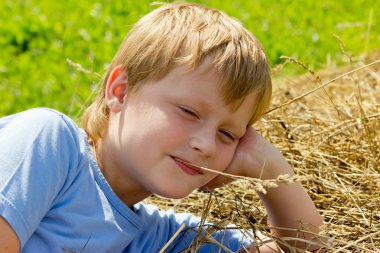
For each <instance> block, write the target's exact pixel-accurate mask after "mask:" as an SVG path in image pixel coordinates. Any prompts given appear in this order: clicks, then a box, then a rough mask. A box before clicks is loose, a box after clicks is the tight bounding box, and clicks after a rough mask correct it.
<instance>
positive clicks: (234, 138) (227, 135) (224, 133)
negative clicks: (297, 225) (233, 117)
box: [219, 130, 237, 142]
mask: <svg viewBox="0 0 380 253" xmlns="http://www.w3.org/2000/svg"><path fill="white" fill-rule="evenodd" d="M219 133H220V134H222V135H223V137H226V138H227V139H228V141H232V142H235V141H236V140H237V138H236V137H235V136H234V135H233V134H232V133H230V132H228V131H226V130H219Z"/></svg>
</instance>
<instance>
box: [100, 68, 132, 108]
mask: <svg viewBox="0 0 380 253" xmlns="http://www.w3.org/2000/svg"><path fill="white" fill-rule="evenodd" d="M127 85H128V74H127V71H126V70H125V69H124V68H123V67H122V66H117V67H115V68H114V69H113V70H112V71H111V73H110V75H109V77H108V80H107V84H106V94H105V101H106V104H107V106H108V108H109V110H110V111H111V112H114V113H117V112H120V111H121V109H122V108H123V104H124V99H125V95H126V90H127Z"/></svg>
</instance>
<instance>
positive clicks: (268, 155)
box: [201, 127, 293, 189]
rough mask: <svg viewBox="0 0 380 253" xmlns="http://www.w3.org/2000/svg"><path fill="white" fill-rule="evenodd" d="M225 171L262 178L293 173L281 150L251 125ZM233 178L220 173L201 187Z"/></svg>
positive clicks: (227, 181) (272, 177)
mask: <svg viewBox="0 0 380 253" xmlns="http://www.w3.org/2000/svg"><path fill="white" fill-rule="evenodd" d="M224 172H225V173H229V174H233V175H239V176H246V177H252V178H260V179H274V178H276V177H277V176H278V175H280V174H289V175H292V174H293V172H292V170H291V168H290V166H289V165H288V164H287V162H286V160H285V158H284V157H283V156H282V154H281V152H280V151H278V150H277V149H276V148H275V147H274V146H273V145H272V144H271V143H269V141H267V140H266V139H264V138H263V137H262V136H261V135H259V134H258V133H257V132H256V131H255V130H254V129H253V128H252V127H249V128H248V129H247V131H246V133H245V135H244V136H243V138H241V139H240V141H239V144H238V146H237V147H236V151H235V154H234V156H233V158H232V160H231V162H230V164H229V165H228V167H227V168H226V170H225V171H224ZM233 180H234V179H232V178H230V177H227V176H222V175H219V176H217V177H215V178H214V179H213V180H211V181H210V182H208V183H207V184H205V185H204V186H202V187H201V189H213V188H217V187H221V186H223V185H226V184H228V183H230V182H232V181H233Z"/></svg>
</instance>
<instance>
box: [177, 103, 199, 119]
mask: <svg viewBox="0 0 380 253" xmlns="http://www.w3.org/2000/svg"><path fill="white" fill-rule="evenodd" d="M179 109H180V110H181V111H182V112H183V113H185V114H186V116H191V117H193V118H197V119H199V116H198V114H197V113H196V112H194V111H193V110H192V109H190V108H188V107H185V106H179Z"/></svg>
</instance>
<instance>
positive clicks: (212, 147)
mask: <svg viewBox="0 0 380 253" xmlns="http://www.w3.org/2000/svg"><path fill="white" fill-rule="evenodd" d="M189 145H190V147H191V149H193V150H195V151H196V152H198V153H199V154H200V155H202V156H204V157H207V158H209V157H212V156H214V155H215V152H216V134H215V131H213V130H211V129H202V130H200V131H197V132H196V133H194V134H193V135H192V136H191V137H190V140H189Z"/></svg>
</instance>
